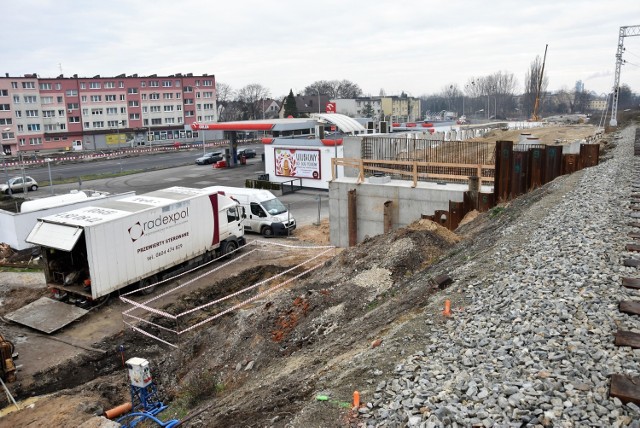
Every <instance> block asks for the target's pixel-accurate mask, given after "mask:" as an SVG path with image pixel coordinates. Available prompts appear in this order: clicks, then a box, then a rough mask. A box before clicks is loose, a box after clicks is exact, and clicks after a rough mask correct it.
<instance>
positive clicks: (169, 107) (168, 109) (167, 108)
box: [164, 106, 173, 111]
mask: <svg viewBox="0 0 640 428" xmlns="http://www.w3.org/2000/svg"><path fill="white" fill-rule="evenodd" d="M164 111H173V106H164Z"/></svg>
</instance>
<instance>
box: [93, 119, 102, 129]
mask: <svg viewBox="0 0 640 428" xmlns="http://www.w3.org/2000/svg"><path fill="white" fill-rule="evenodd" d="M93 127H94V128H104V122H103V121H101V120H99V121H97V122H93Z"/></svg>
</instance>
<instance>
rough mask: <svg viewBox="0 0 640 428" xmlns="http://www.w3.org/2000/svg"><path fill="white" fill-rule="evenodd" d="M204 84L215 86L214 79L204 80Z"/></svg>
mask: <svg viewBox="0 0 640 428" xmlns="http://www.w3.org/2000/svg"><path fill="white" fill-rule="evenodd" d="M202 86H213V80H203V81H202Z"/></svg>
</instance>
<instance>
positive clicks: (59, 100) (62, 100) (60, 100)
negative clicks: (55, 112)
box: [56, 97, 64, 104]
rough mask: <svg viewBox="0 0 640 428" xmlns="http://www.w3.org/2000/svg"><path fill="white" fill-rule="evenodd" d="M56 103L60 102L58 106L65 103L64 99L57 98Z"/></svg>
mask: <svg viewBox="0 0 640 428" xmlns="http://www.w3.org/2000/svg"><path fill="white" fill-rule="evenodd" d="M56 101H57V102H58V104H62V103H63V102H64V99H63V98H62V97H57V98H56Z"/></svg>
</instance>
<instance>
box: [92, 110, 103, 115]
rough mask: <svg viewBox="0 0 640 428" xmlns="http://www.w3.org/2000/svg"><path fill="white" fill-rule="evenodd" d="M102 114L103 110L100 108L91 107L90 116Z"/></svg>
mask: <svg viewBox="0 0 640 428" xmlns="http://www.w3.org/2000/svg"><path fill="white" fill-rule="evenodd" d="M101 114H104V110H102V109H101V108H92V109H91V115H92V116H97V115H101Z"/></svg>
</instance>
